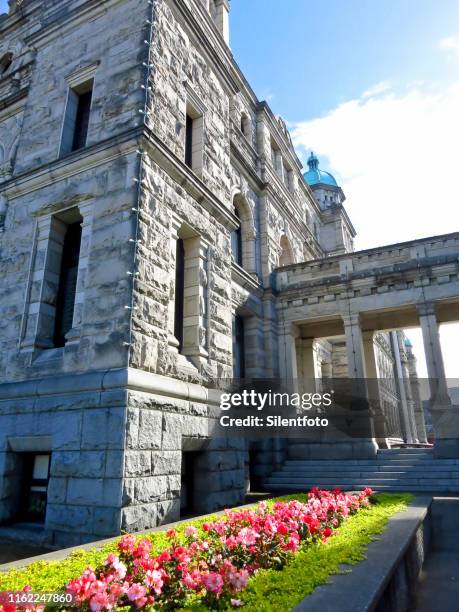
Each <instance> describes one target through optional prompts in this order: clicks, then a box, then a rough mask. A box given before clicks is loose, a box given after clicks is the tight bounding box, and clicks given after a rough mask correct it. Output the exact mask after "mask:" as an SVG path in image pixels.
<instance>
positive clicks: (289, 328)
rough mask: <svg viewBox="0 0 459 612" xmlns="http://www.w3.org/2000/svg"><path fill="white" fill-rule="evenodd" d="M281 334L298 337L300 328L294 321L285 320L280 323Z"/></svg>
mask: <svg viewBox="0 0 459 612" xmlns="http://www.w3.org/2000/svg"><path fill="white" fill-rule="evenodd" d="M280 335H283V336H293V337H294V338H298V337H299V335H300V330H299V329H298V327H297V325H295V323H294V322H293V321H283V322H281V325H280Z"/></svg>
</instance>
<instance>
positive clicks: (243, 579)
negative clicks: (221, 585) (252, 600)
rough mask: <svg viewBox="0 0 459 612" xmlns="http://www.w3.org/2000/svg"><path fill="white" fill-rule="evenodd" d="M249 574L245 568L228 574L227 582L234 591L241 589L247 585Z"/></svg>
mask: <svg viewBox="0 0 459 612" xmlns="http://www.w3.org/2000/svg"><path fill="white" fill-rule="evenodd" d="M249 578H250V575H249V572H248V571H247V570H245V569H242V570H240V571H239V572H231V573H230V574H228V582H229V585H230V586H231V588H232V589H233V590H234V591H242V589H245V587H246V586H247V583H248V581H249Z"/></svg>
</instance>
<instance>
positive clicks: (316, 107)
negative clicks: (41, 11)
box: [0, 0, 459, 379]
mask: <svg viewBox="0 0 459 612" xmlns="http://www.w3.org/2000/svg"><path fill="white" fill-rule="evenodd" d="M6 6H7V2H6V0H0V12H1V11H2V10H6ZM231 48H232V51H233V53H234V56H235V59H236V61H237V62H238V63H239V65H240V67H241V68H242V70H243V72H244V74H245V75H246V77H247V78H248V80H249V82H250V83H251V85H252V88H253V89H254V91H255V93H256V94H257V96H258V98H259V99H266V100H267V101H268V102H269V104H270V105H271V108H272V110H273V111H274V113H275V114H280V115H282V116H283V118H284V119H285V120H286V122H287V124H288V126H289V127H290V129H291V132H292V135H293V140H294V143H295V146H296V148H297V151H298V154H299V156H300V158H301V159H302V160H303V161H304V162H305V160H306V157H307V155H308V154H309V152H310V151H311V150H314V152H315V153H316V154H317V155H318V156H319V158H320V163H321V168H323V169H325V170H329V171H331V172H332V173H333V174H334V176H335V177H336V179H337V180H338V181H339V183H340V185H341V186H342V188H343V190H344V192H345V194H346V198H347V199H346V203H345V205H346V208H347V210H348V213H349V215H350V216H351V219H352V221H353V224H354V226H355V228H356V230H357V232H358V234H357V240H356V248H357V249H362V248H370V247H374V246H379V245H382V244H390V243H394V242H400V241H404V240H410V239H413V238H416V237H426V236H432V235H435V234H442V233H448V232H451V231H457V230H459V195H458V190H457V188H456V185H455V180H457V177H458V176H459V173H458V172H457V166H458V157H459V154H458V152H457V143H458V142H459V119H458V116H459V112H458V109H459V2H458V1H457V0H441V2H440V1H439V0H372V1H371V2H370V1H369V0H315V1H314V0H282V2H279V0H232V2H231ZM409 336H410V338H411V340H412V342H413V344H414V348H415V351H416V353H417V356H418V360H419V371H420V374H421V375H422V376H425V375H426V368H425V363H424V360H423V347H422V339H421V334H420V330H410V331H409ZM441 341H442V346H443V353H444V358H445V365H446V371H447V376H448V377H450V378H458V379H459V359H457V348H456V347H457V346H459V325H454V326H451V325H449V326H443V327H442V330H441Z"/></svg>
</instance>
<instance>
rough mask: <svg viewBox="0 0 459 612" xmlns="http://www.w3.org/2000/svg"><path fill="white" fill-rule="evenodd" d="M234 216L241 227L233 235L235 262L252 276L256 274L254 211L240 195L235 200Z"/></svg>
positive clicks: (232, 246)
mask: <svg viewBox="0 0 459 612" xmlns="http://www.w3.org/2000/svg"><path fill="white" fill-rule="evenodd" d="M233 205H234V214H235V216H236V217H237V218H238V219H239V227H238V228H237V229H236V230H234V232H233V233H232V234H231V249H232V254H233V258H234V261H235V262H236V263H237V264H238V265H240V266H243V268H244V270H246V271H247V272H249V273H250V274H256V272H257V270H256V268H257V266H256V255H255V235H256V234H255V227H254V220H253V213H252V209H251V208H250V206H249V204H248V202H247V200H246V199H245V197H244V196H243V195H242V194H240V193H238V194H237V195H235V196H234V200H233Z"/></svg>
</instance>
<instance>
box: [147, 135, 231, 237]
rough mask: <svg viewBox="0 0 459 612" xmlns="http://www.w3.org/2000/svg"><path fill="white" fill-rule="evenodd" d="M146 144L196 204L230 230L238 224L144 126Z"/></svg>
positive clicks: (194, 175)
mask: <svg viewBox="0 0 459 612" xmlns="http://www.w3.org/2000/svg"><path fill="white" fill-rule="evenodd" d="M145 136H146V144H147V149H148V151H147V152H148V154H149V155H150V157H151V158H152V159H153V160H154V161H155V162H156V163H157V164H158V165H159V166H160V167H161V168H162V169H163V170H164V171H165V172H167V174H168V175H169V176H170V177H171V178H173V179H174V180H175V181H176V182H177V183H178V184H179V185H180V186H181V187H182V188H183V189H185V191H187V193H189V194H190V195H191V197H193V198H194V199H195V200H196V201H197V202H198V204H200V205H201V206H202V207H203V208H205V209H206V210H207V211H208V212H210V213H211V214H212V216H213V217H214V218H215V219H216V220H217V221H219V222H220V223H222V225H224V226H225V227H226V228H227V229H230V230H231V231H232V230H234V229H236V228H237V227H238V226H239V221H238V219H237V217H236V216H235V215H234V214H233V213H232V212H231V211H230V210H229V209H228V207H227V206H225V204H224V203H223V202H222V201H221V200H219V199H218V198H217V197H216V196H215V195H214V194H213V193H212V192H211V191H210V189H208V187H207V186H206V185H205V184H204V183H203V182H202V180H201V179H200V178H199V177H198V176H196V174H195V173H194V172H193V171H192V170H190V168H188V166H187V165H186V164H185V163H184V162H183V161H182V160H180V159H179V158H178V157H177V156H176V155H175V154H174V153H173V152H172V151H171V150H170V149H169V147H167V145H165V144H164V143H163V142H162V140H160V139H159V138H158V136H156V134H155V133H154V132H153V131H151V130H150V129H149V128H147V127H145Z"/></svg>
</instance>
